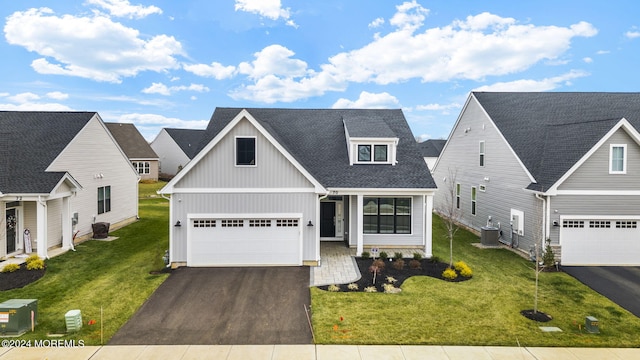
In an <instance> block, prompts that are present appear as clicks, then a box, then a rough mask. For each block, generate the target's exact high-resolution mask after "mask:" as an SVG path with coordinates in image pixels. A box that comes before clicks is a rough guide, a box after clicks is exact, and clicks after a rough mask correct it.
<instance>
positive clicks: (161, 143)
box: [150, 129, 198, 175]
mask: <svg viewBox="0 0 640 360" xmlns="http://www.w3.org/2000/svg"><path fill="white" fill-rule="evenodd" d="M150 145H151V148H152V149H153V151H155V152H156V154H157V155H158V157H159V171H160V173H163V174H168V175H175V174H177V173H178V168H180V167H184V166H185V165H187V163H188V162H189V161H190V160H191V159H189V157H188V156H187V155H186V154H185V153H184V152H183V151H182V149H181V148H180V146H178V144H176V142H175V141H174V140H173V138H172V137H171V136H170V135H169V134H168V133H167V131H166V130H165V129H162V130H160V133H159V134H158V136H157V137H156V138H155V139H154V140H153V142H151V144H150ZM191 145H192V146H194V147H195V146H198V144H191Z"/></svg>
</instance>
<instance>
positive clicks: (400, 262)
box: [391, 259, 404, 270]
mask: <svg viewBox="0 0 640 360" xmlns="http://www.w3.org/2000/svg"><path fill="white" fill-rule="evenodd" d="M391 266H393V268H394V269H396V270H402V269H404V260H402V259H398V260H396V261H394V262H393V263H392V264H391Z"/></svg>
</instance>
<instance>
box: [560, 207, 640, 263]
mask: <svg viewBox="0 0 640 360" xmlns="http://www.w3.org/2000/svg"><path fill="white" fill-rule="evenodd" d="M639 222H640V220H638V219H624V218H621V219H580V218H572V219H563V220H562V221H561V224H560V226H561V228H560V245H561V246H562V250H561V253H562V255H561V260H562V264H563V265H640V226H639V225H640V224H638V223H639Z"/></svg>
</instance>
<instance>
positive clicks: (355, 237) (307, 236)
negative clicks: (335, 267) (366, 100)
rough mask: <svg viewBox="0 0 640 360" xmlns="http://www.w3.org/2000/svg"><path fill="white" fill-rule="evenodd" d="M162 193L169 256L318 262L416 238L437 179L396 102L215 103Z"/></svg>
mask: <svg viewBox="0 0 640 360" xmlns="http://www.w3.org/2000/svg"><path fill="white" fill-rule="evenodd" d="M200 149H201V150H200V151H199V152H198V154H197V155H196V156H195V157H194V158H193V160H192V161H191V162H189V163H188V164H187V166H186V167H185V168H184V169H183V170H182V171H181V172H180V173H178V174H177V175H176V177H174V178H173V179H172V180H171V181H170V182H169V183H168V184H167V185H166V186H165V187H164V188H163V189H161V190H160V191H159V193H160V194H163V195H165V196H166V195H170V202H171V204H170V209H171V210H170V220H171V228H170V249H169V250H170V261H171V263H172V266H174V267H175V266H183V265H186V266H228V265H241V266H252V265H311V266H313V265H318V264H319V262H320V261H321V259H320V246H321V241H341V242H344V243H345V245H347V246H351V247H354V248H356V249H357V252H358V253H362V251H363V250H364V249H365V247H367V248H368V247H373V246H379V247H382V246H393V247H414V248H415V247H421V248H424V249H425V253H426V254H427V256H431V254H432V251H431V217H432V216H431V213H432V206H433V205H432V204H433V194H434V192H435V190H436V187H435V183H434V181H433V179H432V178H431V175H430V173H429V171H428V169H427V167H426V166H425V163H424V160H423V159H422V156H421V155H420V152H419V150H418V148H417V146H416V142H415V140H414V138H413V135H412V133H411V130H410V129H409V126H408V124H407V122H406V120H405V118H404V115H403V114H402V111H401V110H306V109H264V108H250V109H241V108H217V109H216V110H215V111H214V113H213V116H212V118H211V120H210V122H209V126H208V127H207V129H206V131H205V133H204V136H203V138H202V142H201V145H200Z"/></svg>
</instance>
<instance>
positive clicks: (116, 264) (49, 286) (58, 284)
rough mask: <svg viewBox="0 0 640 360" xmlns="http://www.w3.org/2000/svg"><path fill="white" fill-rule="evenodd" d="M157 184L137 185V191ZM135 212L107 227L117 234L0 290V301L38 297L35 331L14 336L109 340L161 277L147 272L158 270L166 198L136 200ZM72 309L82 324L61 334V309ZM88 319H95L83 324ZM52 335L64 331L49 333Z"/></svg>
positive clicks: (164, 233) (165, 244)
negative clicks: (118, 225)
mask: <svg viewBox="0 0 640 360" xmlns="http://www.w3.org/2000/svg"><path fill="white" fill-rule="evenodd" d="M162 185H163V184H162V183H155V184H140V192H141V194H142V193H149V192H152V189H153V188H157V187H159V186H162ZM139 213H140V220H139V221H137V222H135V223H133V224H131V225H128V226H126V227H124V228H122V229H120V230H117V231H113V232H110V236H117V237H119V239H117V240H114V241H111V242H106V241H95V240H90V241H86V242H84V243H81V244H78V245H76V251H69V252H67V253H65V254H63V255H60V256H57V257H54V258H51V259H49V260H47V261H46V265H47V271H46V274H45V276H44V277H43V278H41V279H39V280H38V281H36V282H34V283H32V284H29V285H27V286H25V287H23V288H21V289H14V290H9V291H0V302H3V301H6V300H9V299H38V324H37V325H36V327H35V332H28V333H26V334H25V335H23V336H22V337H21V338H20V339H26V340H47V339H50V340H60V339H62V340H83V341H84V344H85V345H100V344H101V342H102V339H104V343H105V344H106V343H107V342H108V341H109V339H110V338H111V337H112V336H113V334H115V332H116V331H117V330H118V329H119V328H120V327H121V326H122V325H124V323H125V322H126V321H127V320H128V319H129V317H131V315H133V313H134V312H135V311H136V310H137V309H138V308H139V307H140V306H141V305H142V303H143V302H144V301H145V300H146V299H147V298H148V297H149V295H151V293H152V292H153V291H154V290H155V289H156V288H157V287H158V286H159V285H160V284H161V283H162V282H163V281H164V280H165V279H166V277H167V275H166V274H159V275H152V274H150V272H151V271H153V270H160V269H162V267H163V262H162V255H163V254H164V251H165V249H167V248H168V234H167V229H168V228H169V223H168V222H169V220H168V214H169V211H168V201H166V200H164V199H162V198H151V199H141V200H140V204H139ZM73 309H79V310H80V311H81V313H82V320H83V327H82V329H81V330H80V331H79V332H76V333H71V334H65V333H66V325H65V314H66V312H67V311H69V310H73ZM101 309H102V320H103V322H102V324H101V322H100V320H101V315H100V314H101ZM90 320H95V321H96V323H95V324H94V325H88V322H89V321H90ZM101 325H102V327H103V331H104V332H103V333H102V334H101ZM56 334H63V335H64V336H62V337H57V336H56V337H52V335H56Z"/></svg>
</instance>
